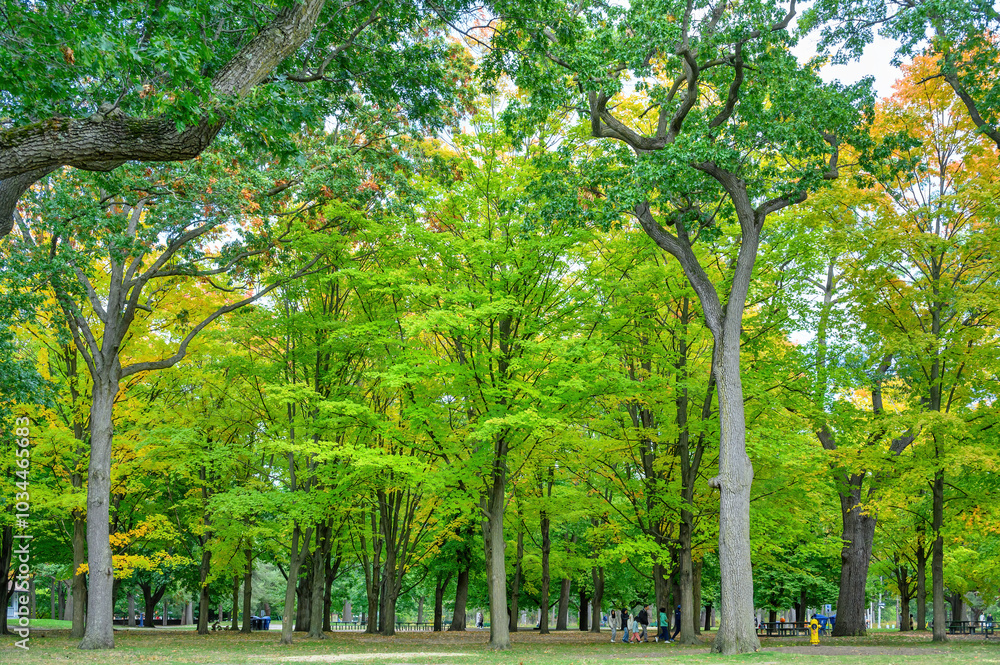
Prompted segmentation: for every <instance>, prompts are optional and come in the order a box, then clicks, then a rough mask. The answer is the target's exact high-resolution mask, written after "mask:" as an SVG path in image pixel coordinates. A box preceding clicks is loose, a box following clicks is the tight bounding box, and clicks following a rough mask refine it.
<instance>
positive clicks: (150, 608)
mask: <svg viewBox="0 0 1000 665" xmlns="http://www.w3.org/2000/svg"><path fill="white" fill-rule="evenodd" d="M139 588H140V589H142V600H143V605H144V609H145V612H146V616H145V619H144V620H143V622H142V624H143V626H145V627H146V628H155V627H156V622H155V621H153V617H155V616H156V604H157V603H159V602H160V598H163V594H164V592H165V591H166V590H167V585H166V584H162V585H160V586H159V587H158V588H157V589H156V591H155V592H154V591H153V587H152V585H151V584H143V583H140V584H139Z"/></svg>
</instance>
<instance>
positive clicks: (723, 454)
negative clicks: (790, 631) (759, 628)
mask: <svg viewBox="0 0 1000 665" xmlns="http://www.w3.org/2000/svg"><path fill="white" fill-rule="evenodd" d="M746 240H747V239H746V237H745V235H744V243H746ZM742 254H743V248H742V247H741V249H740V255H741V258H742ZM754 254H756V247H754ZM733 288H734V290H735V289H736V287H735V286H734V287H733ZM742 309H743V308H742V306H741V307H740V308H739V314H740V316H737V315H736V312H729V313H728V315H727V316H726V319H725V324H724V329H725V331H724V333H723V334H722V339H721V340H720V339H718V338H717V341H716V350H715V360H716V368H715V377H716V387H717V390H718V394H719V418H720V424H721V441H720V443H719V475H718V477H717V478H714V479H713V481H712V483H711V484H713V485H714V486H716V487H717V488H718V489H719V494H720V498H719V568H720V572H719V575H720V578H719V580H720V581H719V584H720V587H721V592H720V596H721V598H720V601H721V602H720V608H719V609H720V612H719V614H720V622H719V631H718V632H717V633H716V636H715V641H714V642H713V643H712V651H713V652H715V653H721V654H723V655H733V654H737V653H747V652H751V651H758V650H759V649H760V640H758V639H757V633H756V631H755V629H754V625H753V617H754V606H753V569H752V567H751V565H750V485H751V483H752V482H753V465H751V463H750V458H749V457H748V456H747V453H746V422H745V419H744V418H745V415H744V410H743V383H742V381H741V379H740V322H741V318H742V317H741V315H742ZM689 602H690V601H689ZM683 624H684V621H683V615H682V619H681V626H682V630H683Z"/></svg>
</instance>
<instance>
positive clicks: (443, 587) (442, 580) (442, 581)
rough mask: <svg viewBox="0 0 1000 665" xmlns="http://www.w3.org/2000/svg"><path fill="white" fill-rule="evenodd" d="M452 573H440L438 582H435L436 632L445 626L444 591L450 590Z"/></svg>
mask: <svg viewBox="0 0 1000 665" xmlns="http://www.w3.org/2000/svg"><path fill="white" fill-rule="evenodd" d="M451 575H452V574H451V573H448V574H447V575H445V574H444V573H438V576H437V582H435V584H434V632H435V633H440V632H441V629H442V628H443V627H444V592H445V591H447V590H448V584H450V583H451Z"/></svg>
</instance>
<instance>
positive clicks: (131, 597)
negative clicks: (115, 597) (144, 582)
mask: <svg viewBox="0 0 1000 665" xmlns="http://www.w3.org/2000/svg"><path fill="white" fill-rule="evenodd" d="M128 626H129V627H130V628H135V591H134V590H132V589H129V592H128Z"/></svg>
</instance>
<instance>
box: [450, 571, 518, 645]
mask: <svg viewBox="0 0 1000 665" xmlns="http://www.w3.org/2000/svg"><path fill="white" fill-rule="evenodd" d="M468 598H469V569H468V568H465V569H463V570H460V571H459V572H458V582H457V583H456V584H455V611H454V612H453V613H452V615H451V625H450V626H448V630H449V631H455V632H465V615H466V603H467V602H468ZM505 612H506V610H505ZM492 623H493V622H492V620H491V621H490V624H491V625H492Z"/></svg>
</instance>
